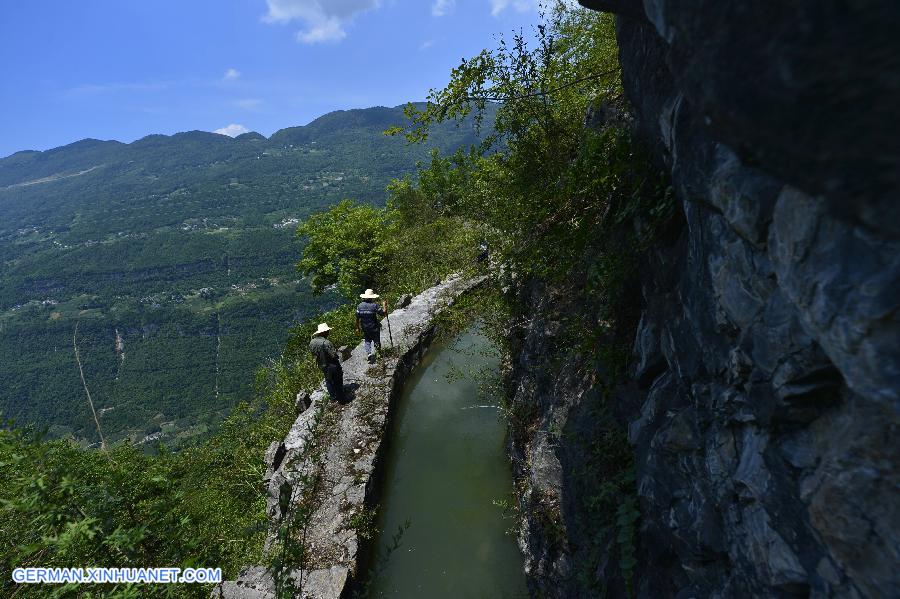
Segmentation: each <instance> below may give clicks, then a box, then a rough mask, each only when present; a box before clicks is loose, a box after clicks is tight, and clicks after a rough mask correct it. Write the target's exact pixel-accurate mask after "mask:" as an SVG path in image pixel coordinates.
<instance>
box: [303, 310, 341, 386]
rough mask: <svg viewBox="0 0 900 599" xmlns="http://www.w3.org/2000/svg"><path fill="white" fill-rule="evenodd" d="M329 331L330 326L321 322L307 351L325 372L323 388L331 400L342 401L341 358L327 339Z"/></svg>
mask: <svg viewBox="0 0 900 599" xmlns="http://www.w3.org/2000/svg"><path fill="white" fill-rule="evenodd" d="M329 331H331V327H330V326H328V323H325V322H323V323H321V324H320V325H319V328H317V329H316V332H315V333H313V336H312V341H311V342H310V344H309V351H311V352H312V355H313V356H315V357H316V364H318V365H319V369H320V370H321V371H322V372H323V373H324V374H325V388H326V389H328V395H330V396H331V399H332V401H336V402H338V403H344V401H345V399H346V397H345V395H344V369H343V368H341V358H340V356H339V355H338V352H337V350H336V349H334V344H333V343H332V342H331V341H329V340H328V333H329Z"/></svg>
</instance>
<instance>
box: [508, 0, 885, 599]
mask: <svg viewBox="0 0 900 599" xmlns="http://www.w3.org/2000/svg"><path fill="white" fill-rule="evenodd" d="M582 4H584V5H585V6H588V7H590V8H595V9H601V10H610V11H612V12H616V13H618V15H619V16H618V19H617V36H618V40H619V45H620V59H621V63H622V69H623V81H624V85H625V89H626V93H627V95H628V98H629V100H630V102H631V104H632V107H633V111H634V117H635V126H636V129H637V130H638V132H639V135H641V136H642V137H643V138H644V139H645V140H646V141H647V142H649V143H650V144H651V145H652V146H653V147H654V148H655V154H656V157H657V158H658V159H659V161H660V163H661V164H665V167H666V168H667V169H668V170H670V171H671V175H672V183H673V187H674V188H675V192H676V194H677V196H678V199H679V202H680V205H681V207H682V209H683V215H684V220H683V225H682V226H681V228H680V231H678V232H676V234H675V235H673V236H672V237H671V238H670V239H669V240H668V241H667V242H666V243H663V244H660V245H659V246H658V247H657V248H656V249H654V250H653V251H651V252H649V253H648V254H647V255H646V256H644V257H643V260H644V264H643V265H642V268H641V269H640V272H641V281H640V288H641V298H642V299H641V314H640V319H639V324H638V325H637V328H636V331H634V347H633V359H632V370H631V372H630V375H629V379H630V382H629V384H627V385H622V386H620V387H618V388H616V389H612V390H610V391H609V393H608V397H607V398H606V402H607V404H608V405H609V406H610V407H611V408H612V412H613V414H614V416H616V417H617V421H618V425H619V426H620V427H625V428H627V435H628V441H629V443H630V444H631V447H632V448H633V453H634V460H635V473H636V485H637V493H638V497H639V502H640V511H641V514H642V517H641V520H640V522H639V525H638V530H637V533H636V536H637V547H638V549H637V557H638V566H637V569H636V571H635V573H634V574H635V576H634V585H635V586H634V590H635V592H636V593H637V594H638V595H639V596H646V597H661V596H677V597H733V596H751V595H755V596H813V597H832V596H846V597H889V596H900V572H898V570H897V568H896V565H897V564H898V563H900V500H898V499H900V495H898V489H900V443H898V442H897V433H898V424H900V311H898V307H900V202H898V198H897V194H898V193H900V180H898V178H900V141H898V140H900V126H898V123H900V121H898V119H897V117H896V115H895V114H894V112H895V110H896V108H895V107H896V106H900V42H898V39H900V38H898V37H897V36H896V31H900V8H898V7H897V5H896V4H895V3H891V2H887V1H872V2H864V1H851V2H837V1H832V0H827V1H821V0H820V1H816V2H813V1H811V0H801V1H798V2H789V3H767V5H766V6H763V3H745V2H744V3H742V2H736V1H721V0H719V1H715V2H714V1H712V0H701V1H697V2H693V3H678V2H672V1H671V0H669V1H667V0H645V2H644V3H643V5H641V3H639V2H623V1H621V0H582ZM555 292H556V293H558V292H559V290H556V291H554V290H547V289H543V288H539V287H532V288H530V289H528V290H527V291H526V294H527V295H526V300H527V303H528V305H529V306H531V310H532V312H533V317H532V318H531V319H530V321H529V322H528V323H527V325H526V326H524V327H523V328H522V330H521V331H520V335H519V342H520V345H519V348H518V354H517V356H516V357H515V361H514V364H513V365H512V372H511V376H510V383H511V385H512V387H511V390H512V392H513V394H514V399H513V401H514V403H518V404H520V405H529V406H532V407H533V408H534V409H535V410H536V412H537V416H536V422H537V425H536V430H534V431H531V432H530V433H529V434H528V435H527V442H523V441H518V442H515V443H514V448H513V450H514V451H513V453H514V456H516V457H518V458H519V460H518V470H519V474H520V476H521V480H522V481H523V482H522V485H523V489H524V491H525V494H524V497H525V500H524V501H525V504H526V507H538V506H540V505H544V506H545V508H546V509H544V510H543V512H541V510H537V509H536V510H535V512H534V513H535V514H538V513H543V514H545V516H542V517H537V516H527V517H526V518H525V520H524V524H525V526H524V530H523V533H522V536H521V543H522V545H523V547H525V549H526V555H527V567H528V568H529V574H530V576H531V581H532V585H533V589H534V590H536V591H537V592H539V593H541V594H543V595H548V596H579V595H582V594H583V593H584V592H585V591H584V589H586V588H588V587H589V586H590V585H591V584H594V585H599V587H601V588H605V589H606V590H607V591H608V592H610V593H611V594H612V595H614V596H615V595H620V594H622V593H624V592H625V589H626V583H625V581H624V580H623V577H622V568H616V567H614V563H613V562H615V561H616V560H617V559H620V556H618V554H617V551H616V550H615V547H614V546H613V545H614V541H612V540H607V541H603V542H601V543H600V546H599V550H600V551H601V553H603V554H604V555H603V556H602V557H601V559H599V560H594V561H592V562H590V563H591V564H595V565H592V566H591V570H590V571H588V572H579V564H583V563H585V560H586V559H587V556H586V555H585V552H586V551H588V548H589V547H594V549H593V550H595V551H596V550H598V546H597V545H596V544H594V545H592V544H591V542H590V539H591V536H592V535H596V534H599V535H601V536H602V534H604V533H603V531H592V530H591V529H590V526H588V525H585V522H586V518H589V517H590V505H588V503H587V502H586V501H585V497H586V496H587V494H588V491H587V490H586V489H585V488H584V487H585V483H583V482H579V481H580V478H579V476H578V474H577V470H578V467H579V465H581V466H583V465H584V463H585V462H586V461H589V459H590V458H589V457H587V453H589V452H590V449H591V447H592V446H596V444H597V443H599V442H600V440H602V438H605V437H604V435H607V436H608V435H609V434H615V433H614V431H615V430H616V423H615V422H610V421H608V420H603V419H599V420H598V419H597V418H596V417H595V412H593V411H592V410H591V409H590V408H589V406H590V405H592V401H594V400H593V399H592V395H595V394H596V393H597V390H596V381H597V379H598V377H599V376H600V375H601V374H602V373H600V372H598V371H597V369H596V368H593V367H589V366H587V365H585V364H584V363H583V362H579V358H578V356H573V357H569V358H566V363H563V364H557V365H556V366H554V368H553V369H552V375H551V374H548V372H545V370H544V369H543V368H542V367H541V366H540V364H542V363H543V364H545V363H548V361H549V360H550V357H552V356H554V355H558V348H557V347H556V346H555V344H556V343H557V339H559V337H560V332H559V327H560V326H563V327H564V326H565V325H564V324H562V325H560V324H559V322H558V321H559V314H560V303H559V298H554V297H553V294H554V293H555ZM576 308H577V309H581V310H584V309H585V307H584V306H583V305H581V306H576ZM546 514H550V515H551V516H550V517H547V516H546ZM607 536H608V535H607ZM604 543H605V545H604ZM586 585H587V586H586Z"/></svg>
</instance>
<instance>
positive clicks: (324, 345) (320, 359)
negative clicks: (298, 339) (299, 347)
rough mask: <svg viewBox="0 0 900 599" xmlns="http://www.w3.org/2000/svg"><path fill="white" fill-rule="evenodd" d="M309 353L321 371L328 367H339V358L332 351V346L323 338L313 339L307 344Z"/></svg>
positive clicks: (335, 352) (333, 350) (334, 350)
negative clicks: (314, 358)
mask: <svg viewBox="0 0 900 599" xmlns="http://www.w3.org/2000/svg"><path fill="white" fill-rule="evenodd" d="M309 351H311V352H312V355H314V356H315V357H316V364H318V365H319V368H320V369H321V370H322V371H325V369H326V368H328V366H330V365H337V366H340V365H341V357H340V356H339V355H338V353H337V350H336V349H334V344H333V343H332V342H331V341H329V340H328V339H326V338H325V337H313V340H312V341H310V343H309Z"/></svg>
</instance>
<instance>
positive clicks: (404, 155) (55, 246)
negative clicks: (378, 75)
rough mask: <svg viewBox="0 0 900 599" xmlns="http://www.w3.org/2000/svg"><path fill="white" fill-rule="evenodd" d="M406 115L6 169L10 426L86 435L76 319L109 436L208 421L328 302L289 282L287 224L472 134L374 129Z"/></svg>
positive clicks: (158, 138)
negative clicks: (415, 139) (420, 136)
mask: <svg viewBox="0 0 900 599" xmlns="http://www.w3.org/2000/svg"><path fill="white" fill-rule="evenodd" d="M404 122H405V117H404V116H403V112H402V107H396V108H368V109H361V110H347V111H338V112H332V113H330V114H327V115H325V116H323V117H321V118H319V119H316V120H315V121H313V122H311V123H310V124H308V125H305V126H301V127H291V128H288V129H282V130H280V131H278V132H276V133H274V134H273V135H272V136H271V137H269V138H266V137H264V136H262V135H260V134H258V133H245V134H243V135H240V136H237V137H235V138H230V137H227V136H223V135H218V134H214V133H207V132H201V131H191V132H187V133H179V134H176V135H172V136H165V135H150V136H147V137H145V138H143V139H140V140H137V141H135V142H133V143H130V144H124V143H120V142H117V141H99V140H94V139H85V140H82V141H79V142H76V143H73V144H70V145H67V146H63V147H60V148H55V149H52V150H47V151H44V152H35V151H24V152H17V153H15V154H13V155H11V156H8V157H6V158H3V159H0V380H2V381H3V384H2V385H0V412H2V416H3V417H6V418H10V417H12V418H15V419H16V421H17V422H18V423H20V424H28V423H31V424H36V425H38V426H46V427H50V430H51V433H53V434H56V435H70V434H71V435H74V436H75V437H76V438H78V439H82V440H84V441H85V442H88V441H91V440H93V438H94V437H95V436H96V435H95V433H94V432H93V425H92V422H91V420H90V418H91V417H90V414H89V410H88V408H87V405H86V401H85V399H84V390H83V388H82V385H81V381H80V378H79V375H78V371H77V367H76V364H75V361H74V354H73V349H72V341H73V339H72V335H73V332H74V328H75V323H76V322H78V323H79V329H78V334H79V341H78V344H79V350H80V353H81V356H82V360H83V362H84V366H85V375H86V378H87V382H88V384H89V385H90V387H91V392H92V395H93V396H94V399H95V401H96V402H97V403H98V408H99V409H101V411H102V413H103V415H102V418H103V425H104V429H105V432H106V434H108V435H109V436H110V437H112V438H113V439H115V438H123V437H126V436H127V437H130V438H131V439H132V440H134V441H136V442H140V441H142V440H144V439H147V438H148V436H149V438H150V439H155V438H159V437H162V438H163V439H167V440H170V441H172V442H175V443H178V442H182V441H184V440H186V439H188V438H190V437H191V436H195V435H197V434H202V433H203V432H204V431H205V430H207V429H208V428H209V427H211V426H214V425H215V423H216V422H218V420H219V419H220V418H221V416H222V415H223V414H224V413H225V412H227V410H228V409H230V407H231V406H233V405H234V404H235V403H236V402H237V401H239V400H241V399H249V396H250V393H251V392H252V385H253V373H254V370H255V369H256V367H257V366H259V365H260V364H261V363H262V362H263V361H264V360H265V359H266V357H267V356H274V355H277V354H278V352H279V350H280V347H281V344H282V342H283V340H284V338H285V336H286V333H287V329H288V327H289V326H291V324H293V323H296V322H298V321H299V320H301V319H304V318H307V317H309V316H311V315H312V314H314V313H315V312H317V311H319V310H320V309H322V308H323V307H326V306H327V305H328V304H329V303H333V302H335V301H336V299H335V298H331V297H327V296H325V297H313V296H311V294H310V293H309V291H308V286H307V285H306V283H305V282H303V281H301V280H300V279H299V277H298V276H297V274H296V272H295V271H294V268H293V265H294V263H295V262H296V260H297V259H298V258H299V252H300V248H299V246H298V245H297V243H296V242H295V241H294V240H293V233H294V229H295V227H296V224H297V223H298V222H299V221H302V220H303V219H304V218H306V217H307V216H308V215H309V214H311V213H313V212H315V211H318V210H321V209H322V208H325V207H327V206H329V205H331V204H334V203H336V202H338V201H340V200H342V199H344V198H348V197H349V198H354V199H357V200H360V201H365V202H371V203H375V204H379V203H382V202H384V200H385V197H386V194H385V191H384V189H385V186H386V185H387V183H388V182H389V181H390V180H391V179H392V178H396V177H401V176H403V175H405V174H408V173H411V172H413V171H414V169H415V165H416V163H417V162H418V161H422V160H426V159H427V158H428V155H429V152H430V150H431V148H437V149H438V150H440V151H441V152H444V153H446V152H452V151H455V150H456V149H457V148H459V147H467V146H469V145H471V144H473V143H477V141H478V135H477V132H476V131H475V128H474V124H473V123H472V122H471V121H467V122H464V123H462V124H461V125H460V126H458V127H457V126H456V125H454V124H445V125H441V126H439V127H437V128H435V129H434V130H433V131H432V133H431V135H430V138H429V144H428V145H409V144H407V143H406V141H405V140H404V139H402V137H401V138H392V137H387V136H385V135H383V131H384V130H385V129H387V128H388V127H390V126H393V125H398V124H403V123H404ZM489 124H490V123H488V124H487V125H489Z"/></svg>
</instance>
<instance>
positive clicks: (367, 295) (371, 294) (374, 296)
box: [359, 289, 381, 299]
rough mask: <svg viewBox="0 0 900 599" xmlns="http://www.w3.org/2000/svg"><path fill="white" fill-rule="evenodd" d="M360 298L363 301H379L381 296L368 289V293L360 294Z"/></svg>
mask: <svg viewBox="0 0 900 599" xmlns="http://www.w3.org/2000/svg"><path fill="white" fill-rule="evenodd" d="M359 297H361V298H363V299H378V298H379V297H381V296H380V295H378V294H377V293H375V291H374V290H372V289H366V292H365V293H360V294H359Z"/></svg>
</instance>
